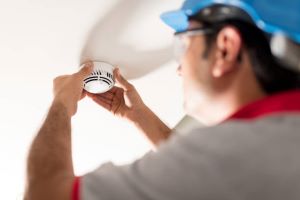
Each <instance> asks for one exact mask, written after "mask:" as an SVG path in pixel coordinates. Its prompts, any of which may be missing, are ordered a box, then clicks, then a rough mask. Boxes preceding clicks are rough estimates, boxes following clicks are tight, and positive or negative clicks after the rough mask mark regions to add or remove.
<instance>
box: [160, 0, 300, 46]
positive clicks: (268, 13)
mask: <svg viewBox="0 0 300 200" xmlns="http://www.w3.org/2000/svg"><path fill="white" fill-rule="evenodd" d="M218 5H220V6H225V7H226V6H228V7H234V8H238V9H240V10H242V11H243V12H245V13H247V15H248V16H249V17H250V18H251V20H252V22H253V23H254V24H255V25H256V26H257V27H258V28H260V29H261V30H262V31H264V32H266V33H269V34H277V33H278V34H283V35H285V36H287V37H288V38H290V39H291V40H293V41H295V42H296V43H300V0H186V1H185V2H184V3H183V5H182V7H181V8H180V9H179V10H174V11H169V12H166V13H163V14H162V15H161V19H162V20H163V21H164V22H165V23H166V24H167V25H169V26H170V27H171V28H173V29H174V30H175V31H176V32H180V31H185V30H187V28H188V25H189V19H190V18H191V17H193V16H195V15H197V14H198V13H199V12H201V11H203V10H204V9H206V8H209V7H212V6H218ZM228 14H230V12H229V13H228ZM236 17H237V18H238V16H236Z"/></svg>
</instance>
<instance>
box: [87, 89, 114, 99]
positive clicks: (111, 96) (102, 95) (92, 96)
mask: <svg viewBox="0 0 300 200" xmlns="http://www.w3.org/2000/svg"><path fill="white" fill-rule="evenodd" d="M87 96H89V97H91V98H97V97H104V98H106V99H108V100H110V101H112V100H113V98H114V97H115V93H113V92H110V91H108V92H105V93H102V94H92V93H87Z"/></svg>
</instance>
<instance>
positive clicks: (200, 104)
mask: <svg viewBox="0 0 300 200" xmlns="http://www.w3.org/2000/svg"><path fill="white" fill-rule="evenodd" d="M214 8H216V9H214ZM225 8H229V7H226V6H221V5H217V6H211V7H210V10H208V9H202V10H201V11H199V12H198V13H196V14H194V15H192V16H190V17H189V18H188V23H189V25H188V27H187V28H186V29H185V30H184V31H183V32H180V33H178V34H176V36H175V37H176V38H177V40H178V41H180V42H181V45H178V47H177V48H183V50H182V51H181V52H182V53H181V55H180V56H179V60H180V68H179V69H178V71H179V74H180V75H181V76H182V77H183V87H184V97H185V108H186V111H187V112H188V114H190V115H192V116H194V117H196V118H197V119H199V120H201V121H202V122H204V123H206V124H215V123H219V122H221V121H223V120H225V119H226V118H227V117H229V116H230V115H231V114H233V112H235V111H237V110H238V109H239V108H240V107H241V106H244V105H245V104H247V103H250V102H252V101H254V100H257V99H259V98H262V97H264V96H265V95H268V94H272V93H275V92H279V91H285V90H290V89H295V88H299V74H298V73H296V72H294V71H291V70H288V69H286V68H285V67H283V66H281V65H280V64H279V63H278V62H277V61H276V60H275V58H274V57H273V55H272V53H271V50H270V45H269V36H268V35H267V34H266V33H264V32H263V31H262V30H260V29H259V28H258V27H257V26H256V25H255V24H254V23H252V21H251V18H250V16H248V15H247V13H243V11H241V10H240V9H236V7H233V9H232V10H230V9H227V10H226V9H225ZM220 10H221V11H222V12H225V14H226V12H227V13H228V15H227V16H229V17H227V18H226V17H223V18H222V17H220V16H218V15H217V13H214V12H218V11H220ZM235 12H237V13H235ZM239 12H240V13H243V16H242V18H241V19H242V20H241V19H239V18H235V17H234V14H240V13H239ZM209 14H210V15H209ZM208 15H209V16H208ZM180 42H179V43H180Z"/></svg>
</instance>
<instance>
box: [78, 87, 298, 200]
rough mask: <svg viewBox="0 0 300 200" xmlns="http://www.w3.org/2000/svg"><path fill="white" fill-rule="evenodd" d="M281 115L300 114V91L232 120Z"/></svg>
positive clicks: (261, 103)
mask: <svg viewBox="0 0 300 200" xmlns="http://www.w3.org/2000/svg"><path fill="white" fill-rule="evenodd" d="M280 113H297V114H299V113H300V90H293V91H287V92H282V93H278V94H274V95H271V96H268V97H266V98H264V99H261V100H258V101H255V102H253V103H250V104H248V105H246V106H244V107H242V108H241V109H240V110H239V111H237V112H236V113H234V114H233V115H232V116H231V117H229V119H230V120H235V119H239V120H252V119H257V118H260V117H265V116H269V115H274V114H280ZM72 200H80V177H76V179H75V181H74V184H73V191H72Z"/></svg>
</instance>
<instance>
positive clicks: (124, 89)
mask: <svg viewBox="0 0 300 200" xmlns="http://www.w3.org/2000/svg"><path fill="white" fill-rule="evenodd" d="M114 77H115V81H116V83H117V84H118V85H119V86H120V87H114V88H113V89H111V90H110V91H108V92H106V93H103V94H90V93H87V95H88V96H89V97H91V98H92V99H93V100H94V101H95V102H96V103H97V104H99V105H100V106H102V107H104V108H105V109H107V110H108V111H110V112H111V113H113V114H114V115H116V116H119V117H121V118H124V119H127V120H129V121H130V122H132V123H133V124H134V125H135V126H136V127H137V128H138V129H140V130H141V131H142V133H143V134H145V135H146V136H147V137H148V138H149V140H150V141H151V142H152V144H154V145H155V146H158V144H159V143H160V142H162V141H164V140H166V139H167V138H168V137H169V135H170V133H171V129H170V128H169V127H167V126H166V125H165V124H164V123H163V122H162V121H161V120H160V119H159V118H158V117H157V116H156V115H155V114H154V113H153V112H152V111H151V110H150V109H149V108H148V107H147V106H146V105H145V104H144V102H143V101H142V99H141V97H140V95H139V94H138V92H137V90H136V89H135V87H134V86H133V85H132V84H130V83H129V82H128V81H127V80H126V79H125V78H124V77H123V76H122V75H121V74H120V71H119V69H115V70H114Z"/></svg>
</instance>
